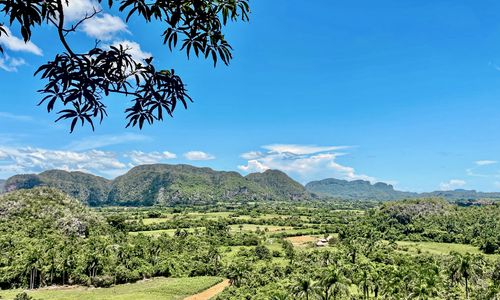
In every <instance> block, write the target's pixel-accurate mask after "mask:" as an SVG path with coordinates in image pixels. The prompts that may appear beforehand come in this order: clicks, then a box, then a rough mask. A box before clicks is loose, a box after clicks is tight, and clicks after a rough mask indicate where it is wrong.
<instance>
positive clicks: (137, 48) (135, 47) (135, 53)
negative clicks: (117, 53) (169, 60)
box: [112, 40, 153, 61]
mask: <svg viewBox="0 0 500 300" xmlns="http://www.w3.org/2000/svg"><path fill="white" fill-rule="evenodd" d="M119 45H122V46H123V47H125V48H128V49H129V51H128V53H130V54H131V55H132V58H133V59H134V60H136V61H142V60H144V59H146V58H150V57H152V56H153V55H152V54H151V53H149V52H145V51H143V50H142V49H141V45H139V44H138V43H136V42H132V41H128V40H122V41H116V42H114V43H113V44H112V46H115V47H116V46H119Z"/></svg>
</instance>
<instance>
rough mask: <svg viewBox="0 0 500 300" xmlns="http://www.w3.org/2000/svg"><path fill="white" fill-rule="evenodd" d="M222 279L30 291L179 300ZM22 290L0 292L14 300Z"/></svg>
mask: <svg viewBox="0 0 500 300" xmlns="http://www.w3.org/2000/svg"><path fill="white" fill-rule="evenodd" d="M221 281H222V278H219V277H191V278H154V279H150V280H145V281H140V282H137V283H133V284H122V285H117V286H113V287H111V288H88V287H80V286H78V287H68V288H62V287H61V288H46V289H39V290H34V291H28V292H27V293H28V295H30V296H32V297H34V298H35V299H37V300H38V299H39V300H45V299H51V300H52V299H54V300H62V299H64V300H108V299H110V300H160V299H161V300H178V299H179V300H180V299H184V298H185V297H187V296H190V295H193V294H197V293H199V292H201V291H203V290H206V289H208V288H210V287H212V286H214V285H216V284H217V283H219V282H221ZM21 292H22V290H7V291H0V298H1V299H14V298H15V296H16V295H17V294H18V293H21Z"/></svg>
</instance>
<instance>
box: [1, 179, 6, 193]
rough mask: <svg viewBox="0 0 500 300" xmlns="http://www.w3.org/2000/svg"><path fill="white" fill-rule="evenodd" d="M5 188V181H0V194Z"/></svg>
mask: <svg viewBox="0 0 500 300" xmlns="http://www.w3.org/2000/svg"><path fill="white" fill-rule="evenodd" d="M4 188H5V179H0V194H2V193H3V192H4Z"/></svg>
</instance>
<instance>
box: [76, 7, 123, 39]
mask: <svg viewBox="0 0 500 300" xmlns="http://www.w3.org/2000/svg"><path fill="white" fill-rule="evenodd" d="M82 30H83V31H84V32H85V33H86V34H87V35H89V36H91V37H95V38H97V39H100V40H110V39H112V38H113V37H114V36H115V35H116V34H117V33H119V32H128V30H127V24H125V23H124V22H123V20H122V19H121V18H120V17H117V16H112V15H110V14H106V13H105V14H102V15H99V16H94V17H93V18H91V19H89V20H87V21H85V22H84V23H83V24H82Z"/></svg>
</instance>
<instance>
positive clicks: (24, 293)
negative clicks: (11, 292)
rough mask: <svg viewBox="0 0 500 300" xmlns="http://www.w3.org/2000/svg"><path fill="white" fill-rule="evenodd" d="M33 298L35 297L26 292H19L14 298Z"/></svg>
mask: <svg viewBox="0 0 500 300" xmlns="http://www.w3.org/2000/svg"><path fill="white" fill-rule="evenodd" d="M32 299H33V297H31V296H30V295H28V294H27V293H26V292H22V293H19V294H17V295H16V297H15V298H14V300H32Z"/></svg>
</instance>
